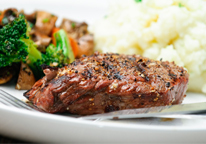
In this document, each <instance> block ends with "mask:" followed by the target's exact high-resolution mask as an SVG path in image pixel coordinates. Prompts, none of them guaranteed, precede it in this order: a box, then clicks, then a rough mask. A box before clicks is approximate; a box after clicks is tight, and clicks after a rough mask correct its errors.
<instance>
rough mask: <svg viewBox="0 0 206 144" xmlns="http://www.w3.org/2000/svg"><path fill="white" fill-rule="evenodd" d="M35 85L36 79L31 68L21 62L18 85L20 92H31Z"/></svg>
mask: <svg viewBox="0 0 206 144" xmlns="http://www.w3.org/2000/svg"><path fill="white" fill-rule="evenodd" d="M34 83H35V78H34V74H33V72H32V70H31V69H30V68H29V66H28V65H27V64H25V63H23V62H21V67H20V72H19V77H18V80H17V84H16V87H15V88H16V89H18V90H29V89H30V88H31V87H32V86H33V85H34Z"/></svg>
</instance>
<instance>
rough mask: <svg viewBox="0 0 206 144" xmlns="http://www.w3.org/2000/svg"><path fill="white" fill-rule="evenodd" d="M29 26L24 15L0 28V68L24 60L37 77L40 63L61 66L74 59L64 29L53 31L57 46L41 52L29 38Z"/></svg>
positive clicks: (39, 71) (38, 76) (50, 46)
mask: <svg viewBox="0 0 206 144" xmlns="http://www.w3.org/2000/svg"><path fill="white" fill-rule="evenodd" d="M29 31H30V27H29V24H28V23H27V21H26V19H25V17H24V15H19V17H18V18H16V19H15V20H14V21H13V22H11V23H9V24H7V25H6V26H4V27H3V28H1V29H0V68H1V67H5V66H10V65H12V64H13V63H16V62H20V61H23V62H26V63H27V64H28V65H29V67H30V68H31V69H32V71H33V72H34V75H35V77H36V78H37V79H38V78H40V77H41V76H43V75H42V74H43V73H42V69H41V65H42V64H47V65H50V66H58V67H62V66H63V65H65V64H67V63H70V62H72V61H73V60H74V54H73V52H72V48H71V46H70V43H69V40H68V37H67V34H66V32H65V31H64V30H59V31H58V32H57V33H55V39H56V44H57V46H54V45H52V44H51V45H49V46H48V47H47V49H46V53H45V54H43V53H41V52H40V51H39V50H38V49H37V46H36V44H35V43H34V42H33V41H32V40H31V39H29Z"/></svg>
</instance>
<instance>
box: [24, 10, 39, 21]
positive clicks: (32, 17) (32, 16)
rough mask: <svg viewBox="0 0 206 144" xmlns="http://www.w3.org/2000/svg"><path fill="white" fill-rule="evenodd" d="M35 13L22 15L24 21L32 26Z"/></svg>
mask: <svg viewBox="0 0 206 144" xmlns="http://www.w3.org/2000/svg"><path fill="white" fill-rule="evenodd" d="M36 13H37V12H36V11H35V12H33V13H31V14H25V13H24V15H25V17H26V20H27V21H29V22H31V23H33V24H35V22H36Z"/></svg>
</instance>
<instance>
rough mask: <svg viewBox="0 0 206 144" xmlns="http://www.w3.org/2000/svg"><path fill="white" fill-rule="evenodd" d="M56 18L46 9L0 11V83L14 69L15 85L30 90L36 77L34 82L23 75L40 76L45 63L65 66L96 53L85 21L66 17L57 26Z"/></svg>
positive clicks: (32, 77)
mask: <svg viewBox="0 0 206 144" xmlns="http://www.w3.org/2000/svg"><path fill="white" fill-rule="evenodd" d="M56 20H57V17H56V16H55V15H53V14H50V13H48V12H45V11H35V12H34V13H32V14H30V15H27V14H25V13H24V12H23V11H17V10H16V9H7V10H4V11H3V12H0V70H1V71H0V84H2V83H6V82H8V81H9V80H10V79H11V78H12V77H13V76H14V75H15V74H14V72H13V71H15V72H16V73H19V77H18V81H17V86H16V88H17V89H29V88H30V87H31V86H32V85H33V83H34V82H35V80H32V83H31V81H29V80H24V77H26V78H27V79H36V80H37V79H39V78H41V77H42V76H43V72H42V68H41V66H42V65H48V66H52V67H62V66H64V65H66V64H68V63H71V62H72V61H74V59H75V58H79V57H80V56H81V55H91V54H92V53H93V45H94V44H93V36H92V35H91V34H89V32H88V31H87V24H86V23H84V22H83V23H78V22H75V21H71V20H68V19H64V20H63V21H62V24H61V26H60V27H56V26H55V23H56ZM20 65H21V68H20ZM17 67H18V68H17ZM22 67H23V68H22ZM11 69H13V70H11ZM19 69H20V72H19ZM21 71H24V72H21ZM5 73H6V75H5ZM20 74H21V75H24V77H22V76H20ZM27 82H28V83H27ZM25 85H26V86H25ZM28 85H30V86H29V87H28ZM24 87H26V88H24Z"/></svg>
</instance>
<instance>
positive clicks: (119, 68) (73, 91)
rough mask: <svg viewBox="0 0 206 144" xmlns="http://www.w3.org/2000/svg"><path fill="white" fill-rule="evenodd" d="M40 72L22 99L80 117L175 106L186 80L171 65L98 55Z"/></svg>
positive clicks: (136, 56)
mask: <svg viewBox="0 0 206 144" xmlns="http://www.w3.org/2000/svg"><path fill="white" fill-rule="evenodd" d="M44 73H45V77H43V78H42V79H40V80H39V81H37V82H36V83H35V84H34V86H33V87H32V89H31V90H29V91H27V92H26V93H25V94H24V95H25V96H26V97H27V98H28V99H29V100H30V101H31V102H32V103H33V104H34V105H36V106H37V107H38V108H40V109H43V110H44V111H46V112H49V113H56V112H69V113H73V114H79V115H90V114H98V113H105V112H111V111H115V110H123V109H133V108H144V107H153V106H165V105H173V104H180V103H181V102H182V101H183V99H184V97H185V93H186V90H187V83H188V77H189V75H188V73H187V71H186V70H184V68H182V67H179V66H177V65H175V63H174V62H168V61H162V60H160V61H155V60H151V59H148V58H145V57H142V56H140V55H120V54H114V53H107V54H100V53H98V52H96V53H95V54H94V55H92V56H88V57H82V58H80V59H77V60H75V61H74V62H73V63H71V64H69V65H67V66H64V67H63V68H59V69H55V68H52V67H49V66H44Z"/></svg>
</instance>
